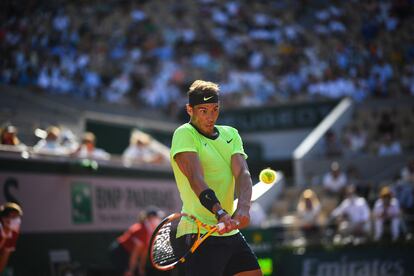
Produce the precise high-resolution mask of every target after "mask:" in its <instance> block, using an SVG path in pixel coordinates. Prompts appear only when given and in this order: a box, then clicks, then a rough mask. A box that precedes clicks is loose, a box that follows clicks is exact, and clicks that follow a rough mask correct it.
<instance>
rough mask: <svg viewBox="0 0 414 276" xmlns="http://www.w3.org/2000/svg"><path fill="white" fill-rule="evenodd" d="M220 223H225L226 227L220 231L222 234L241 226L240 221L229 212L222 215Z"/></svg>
mask: <svg viewBox="0 0 414 276" xmlns="http://www.w3.org/2000/svg"><path fill="white" fill-rule="evenodd" d="M219 223H224V228H223V229H221V230H219V231H218V233H219V234H220V235H223V234H225V233H227V232H230V231H232V230H235V229H238V228H239V222H238V221H237V220H235V219H233V218H232V217H231V216H230V215H229V214H225V215H224V216H222V217H221V218H220V220H219Z"/></svg>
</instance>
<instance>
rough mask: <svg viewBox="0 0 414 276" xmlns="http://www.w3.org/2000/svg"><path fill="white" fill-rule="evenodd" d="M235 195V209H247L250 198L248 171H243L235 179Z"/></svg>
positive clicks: (250, 186)
mask: <svg viewBox="0 0 414 276" xmlns="http://www.w3.org/2000/svg"><path fill="white" fill-rule="evenodd" d="M236 195H237V198H238V203H237V208H238V209H240V208H249V209H250V204H251V203H250V199H251V198H252V179H251V176H250V173H249V171H247V170H243V171H241V172H240V174H239V175H238V176H237V177H236Z"/></svg>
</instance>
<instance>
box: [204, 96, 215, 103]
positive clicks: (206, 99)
mask: <svg viewBox="0 0 414 276" xmlns="http://www.w3.org/2000/svg"><path fill="white" fill-rule="evenodd" d="M213 97H214V96H210V97H204V101H205V102H206V101H208V100H210V99H211V98H213Z"/></svg>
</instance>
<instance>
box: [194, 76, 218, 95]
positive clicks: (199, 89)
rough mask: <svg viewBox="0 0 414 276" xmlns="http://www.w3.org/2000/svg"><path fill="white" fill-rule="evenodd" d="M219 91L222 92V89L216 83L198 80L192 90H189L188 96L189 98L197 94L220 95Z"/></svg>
mask: <svg viewBox="0 0 414 276" xmlns="http://www.w3.org/2000/svg"><path fill="white" fill-rule="evenodd" d="M219 91H220V88H219V86H218V84H216V83H214V82H210V81H203V80H196V81H194V82H193V83H192V84H191V86H190V89H189V90H188V92H187V94H188V96H189V95H190V94H193V93H197V94H204V93H213V94H216V95H218V94H219Z"/></svg>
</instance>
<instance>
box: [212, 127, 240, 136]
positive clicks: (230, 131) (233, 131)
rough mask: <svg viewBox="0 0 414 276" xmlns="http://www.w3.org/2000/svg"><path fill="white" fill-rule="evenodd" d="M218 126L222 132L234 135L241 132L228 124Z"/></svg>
mask: <svg viewBox="0 0 414 276" xmlns="http://www.w3.org/2000/svg"><path fill="white" fill-rule="evenodd" d="M216 128H217V129H218V130H219V132H220V133H227V134H232V135H237V134H238V133H239V132H238V131H237V129H236V128H234V127H231V126H226V125H216Z"/></svg>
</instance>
